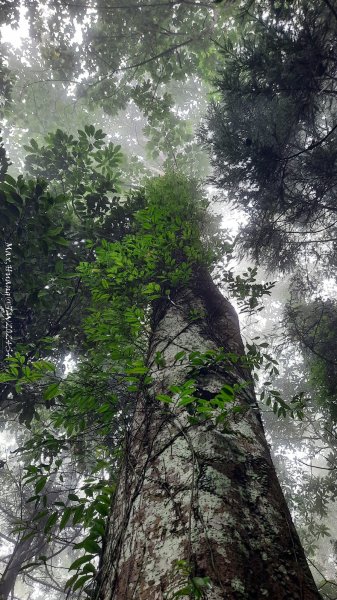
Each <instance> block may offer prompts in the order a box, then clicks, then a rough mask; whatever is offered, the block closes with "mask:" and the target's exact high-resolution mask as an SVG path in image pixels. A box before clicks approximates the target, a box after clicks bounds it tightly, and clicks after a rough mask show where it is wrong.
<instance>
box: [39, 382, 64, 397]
mask: <svg viewBox="0 0 337 600" xmlns="http://www.w3.org/2000/svg"><path fill="white" fill-rule="evenodd" d="M59 386H60V384H59V383H52V384H51V385H49V386H48V387H47V389H46V390H44V392H43V399H44V400H52V398H55V397H56V396H57V395H58V393H59Z"/></svg>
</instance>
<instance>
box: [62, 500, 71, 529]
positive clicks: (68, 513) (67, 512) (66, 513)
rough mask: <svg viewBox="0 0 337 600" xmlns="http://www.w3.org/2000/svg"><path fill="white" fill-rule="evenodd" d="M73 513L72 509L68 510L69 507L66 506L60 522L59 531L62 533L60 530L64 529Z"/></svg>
mask: <svg viewBox="0 0 337 600" xmlns="http://www.w3.org/2000/svg"><path fill="white" fill-rule="evenodd" d="M72 512H73V509H72V508H70V507H69V506H67V507H66V508H65V509H64V511H63V515H62V518H61V521H60V531H62V529H64V528H65V527H66V525H67V523H68V521H69V519H70V517H71V514H72Z"/></svg>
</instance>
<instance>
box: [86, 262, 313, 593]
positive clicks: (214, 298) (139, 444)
mask: <svg viewBox="0 0 337 600" xmlns="http://www.w3.org/2000/svg"><path fill="white" fill-rule="evenodd" d="M191 315H193V318H192V317H191ZM220 348H221V349H223V350H224V351H225V352H226V353H228V354H229V355H230V354H232V355H236V356H240V357H243V356H244V349H243V344H242V340H241V336H240V330H239V323H238V318H237V315H236V313H235V311H234V309H233V307H232V306H231V304H230V303H229V302H228V301H227V300H226V299H225V298H224V297H223V296H222V294H221V293H220V291H219V290H218V288H217V287H216V286H215V284H214V283H213V281H212V279H211V277H210V275H209V274H208V272H207V270H206V269H204V268H199V269H198V270H197V271H196V272H195V273H194V277H193V278H192V281H191V283H190V285H189V287H188V288H184V289H180V290H178V291H177V292H176V293H175V294H174V295H172V296H171V297H170V298H168V299H165V300H163V299H161V300H158V301H156V303H155V306H154V309H153V320H152V335H151V340H150V346H149V351H148V366H149V367H150V371H151V376H152V380H153V383H152V387H151V389H150V390H149V391H148V392H144V393H142V394H141V395H140V397H139V399H138V404H137V406H136V409H135V414H134V419H133V426H132V430H131V433H130V435H129V436H128V439H126V443H125V458H124V464H123V467H122V469H121V473H120V478H119V486H118V490H117V493H116V496H115V499H114V503H113V506H112V511H111V516H110V519H109V525H108V529H107V537H106V542H105V548H104V553H103V557H102V562H101V576H100V581H99V586H98V590H97V597H98V598H99V599H100V600H131V599H137V600H149V599H151V600H160V599H165V600H173V598H177V597H184V596H185V597H191V598H193V597H199V598H208V599H209V600H220V599H224V598H226V599H242V600H243V599H249V600H254V599H256V600H261V599H262V598H270V599H272V600H276V599H277V600H281V599H290V598H291V599H292V600H313V599H318V598H319V597H320V595H319V593H318V591H317V589H316V587H315V584H314V582H313V579H312V576H311V573H310V570H309V568H308V565H307V563H306V559H305V556H304V553H303V549H302V547H301V544H300V542H299V538H298V536H297V533H296V531H295V529H294V526H293V524H292V521H291V517H290V513H289V510H288V507H287V505H286V502H285V499H284V497H283V494H282V491H281V489H280V486H279V483H278V480H277V477H276V474H275V470H274V467H273V464H272V461H271V457H270V453H269V448H268V445H267V442H266V439H265V435H264V431H263V425H262V422H261V418H260V415H259V412H258V409H257V406H256V400H255V396H254V390H253V385H252V383H251V381H250V374H249V370H248V369H247V367H245V366H244V361H238V362H236V364H233V365H232V366H231V368H229V367H228V365H224V364H223V363H221V362H220V363H219V364H218V365H217V366H214V365H213V367H212V368H208V369H207V368H206V369H205V368H204V369H201V370H200V373H199V374H198V377H197V393H198V394H199V395H200V397H203V398H211V397H214V395H216V394H217V393H218V392H220V391H221V389H222V388H223V386H224V385H225V384H228V383H230V385H231V386H233V384H235V383H238V384H239V386H240V387H239V388H238V389H239V390H240V391H239V392H238V394H237V399H236V402H237V403H238V404H239V406H240V407H241V410H239V411H238V412H229V416H228V419H227V422H226V423H225V424H216V423H215V422H214V420H212V419H206V420H202V419H199V420H197V419H194V420H193V419H191V414H190V413H191V411H189V410H187V409H186V408H185V407H183V406H179V403H177V402H174V398H173V402H172V403H167V404H164V403H162V402H160V401H158V400H157V399H156V397H157V395H158V394H167V393H168V391H169V389H170V387H171V386H172V385H173V386H174V385H176V384H182V383H183V382H184V381H185V380H186V379H188V378H189V373H188V370H187V369H186V366H184V364H183V363H182V362H179V361H177V360H176V355H177V353H179V352H181V351H185V352H187V353H189V352H192V351H194V350H195V351H200V352H205V351H207V350H217V349H220ZM158 352H160V355H161V357H162V364H161V366H160V367H159V366H158V365H157V363H156V361H155V360H154V357H155V356H156V353H158ZM244 381H246V382H247V384H246V385H242V383H243V382H244ZM208 584H209V585H208ZM184 590H185V593H184ZM193 590H194V591H193ZM179 592H180V593H179ZM193 594H194V595H193ZM198 594H199V595H198Z"/></svg>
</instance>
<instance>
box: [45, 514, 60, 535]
mask: <svg viewBox="0 0 337 600" xmlns="http://www.w3.org/2000/svg"><path fill="white" fill-rule="evenodd" d="M58 516H59V513H58V512H53V513H52V514H51V515H50V517H49V519H48V520H47V523H46V524H45V527H44V532H45V533H48V531H50V530H51V529H52V528H53V527H54V525H55V523H56V522H57V519H58Z"/></svg>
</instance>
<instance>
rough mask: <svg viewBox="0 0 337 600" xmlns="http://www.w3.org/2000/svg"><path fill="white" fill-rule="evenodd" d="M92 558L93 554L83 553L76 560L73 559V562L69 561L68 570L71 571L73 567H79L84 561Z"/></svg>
mask: <svg viewBox="0 0 337 600" xmlns="http://www.w3.org/2000/svg"><path fill="white" fill-rule="evenodd" d="M93 558H95V555H94V554H85V555H84V556H81V557H80V558H77V559H76V560H74V562H73V563H71V565H70V567H69V571H73V570H74V569H78V567H80V566H81V565H83V564H84V563H86V562H88V561H89V560H92V559H93Z"/></svg>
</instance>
